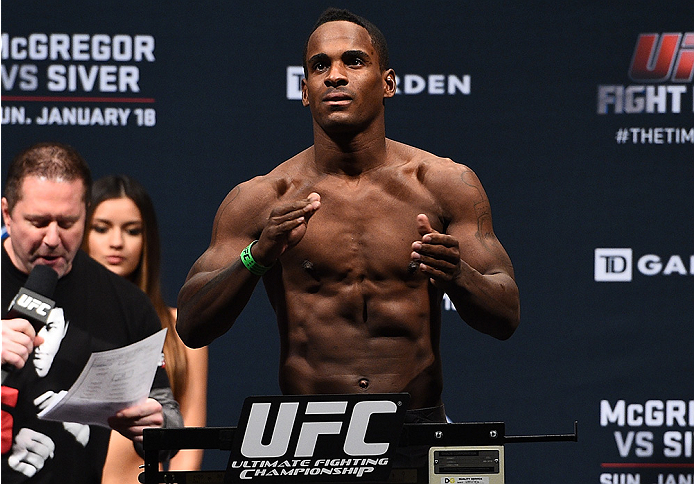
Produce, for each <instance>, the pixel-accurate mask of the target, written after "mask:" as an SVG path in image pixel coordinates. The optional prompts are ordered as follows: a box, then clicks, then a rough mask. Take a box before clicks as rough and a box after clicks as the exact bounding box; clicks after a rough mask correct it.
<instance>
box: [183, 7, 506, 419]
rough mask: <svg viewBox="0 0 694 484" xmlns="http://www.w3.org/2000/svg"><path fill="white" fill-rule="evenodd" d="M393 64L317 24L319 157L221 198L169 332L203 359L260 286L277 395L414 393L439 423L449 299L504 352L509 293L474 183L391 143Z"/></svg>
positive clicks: (332, 16) (307, 156)
mask: <svg viewBox="0 0 694 484" xmlns="http://www.w3.org/2000/svg"><path fill="white" fill-rule="evenodd" d="M387 56H388V54H387V49H386V46H385V41H384V39H383V36H382V34H381V33H380V32H379V31H378V29H376V28H375V27H374V26H373V25H372V24H371V23H369V22H368V21H366V20H364V19H362V18H360V17H356V16H354V15H353V14H351V13H349V12H346V11H339V10H338V11H336V10H330V11H327V12H325V13H324V14H323V16H322V17H321V18H320V19H319V20H318V23H317V27H316V28H315V30H314V31H313V32H312V33H311V35H310V37H309V39H308V42H307V44H306V49H305V54H304V67H305V74H306V79H305V80H304V81H303V82H302V100H303V105H304V106H308V107H309V108H310V110H311V114H312V118H313V129H314V144H313V146H311V147H310V148H308V149H306V150H305V151H303V152H301V153H299V154H297V155H296V156H294V157H293V158H291V159H289V160H287V161H285V162H284V163H282V164H281V165H279V166H278V167H276V168H275V169H274V170H272V171H271V172H270V173H269V174H267V175H265V176H259V177H256V178H253V179H252V180H250V181H247V182H244V183H241V184H240V185H238V186H237V187H235V188H233V189H232V190H231V192H230V193H229V194H228V196H227V197H226V199H225V200H224V202H223V203H222V204H221V206H220V208H219V210H218V212H217V215H216V218H215V221H214V229H213V233H212V241H211V244H210V247H209V248H208V249H207V251H206V252H205V253H204V254H203V255H202V256H201V257H200V258H199V259H198V261H197V262H196V263H195V264H194V265H193V267H192V269H191V271H190V274H189V275H188V278H187V281H186V283H185V285H184V286H183V288H182V289H181V292H180V294H179V299H178V308H179V312H178V326H177V329H178V332H179V334H180V336H181V338H182V339H183V341H184V342H185V343H186V344H187V345H189V346H192V347H200V346H204V345H207V344H209V343H210V342H212V341H213V340H214V339H215V338H217V337H219V336H221V335H222V334H224V333H225V332H226V331H227V330H229V328H231V326H232V325H233V324H234V321H235V320H236V318H237V317H238V316H239V314H240V313H241V311H242V310H243V308H244V306H245V305H246V303H247V302H248V300H249V298H250V296H251V293H252V292H253V290H254V288H255V286H256V284H257V283H258V281H259V280H260V278H261V275H260V274H262V279H263V283H264V285H265V289H266V292H267V294H268V297H269V299H270V302H271V303H272V306H273V308H274V310H275V313H276V315H277V320H278V326H279V331H280V341H281V355H280V373H279V382H280V388H281V390H282V391H283V392H284V393H285V394H321V393H363V392H375V393H388V392H409V393H410V395H411V400H410V408H411V409H422V410H423V411H424V412H426V411H427V410H425V409H427V408H432V407H433V408H434V413H435V414H436V415H435V417H434V419H435V420H441V419H444V418H445V415H444V414H443V411H442V402H441V392H442V382H443V377H442V368H441V357H440V351H439V337H440V332H441V301H442V298H443V294H444V292H445V293H446V294H448V296H449V297H450V299H451V301H452V302H453V303H454V304H455V307H456V309H457V311H458V313H459V315H460V317H461V318H462V319H463V320H464V321H465V322H466V323H467V324H469V325H470V326H472V327H473V328H475V329H477V330H479V331H482V332H484V333H487V334H489V335H491V336H493V337H495V338H498V339H506V338H508V337H510V336H511V334H512V333H513V332H514V330H515V329H516V327H517V326H518V323H519V296H518V288H517V286H516V283H515V282H514V276H513V268H512V265H511V261H510V260H509V257H508V255H507V254H506V252H505V250H504V248H503V247H502V245H501V243H500V242H499V241H498V240H497V238H496V236H495V235H494V231H493V229H492V219H491V214H490V206H489V201H488V200H487V196H486V194H485V192H484V189H483V188H482V185H481V184H480V181H479V180H478V179H477V177H476V176H475V174H474V173H473V172H472V170H470V169H469V168H468V167H466V166H463V165H460V164H457V163H455V162H453V161H451V160H450V159H446V158H440V157H437V156H435V155H432V154H431V153H427V152H425V151H423V150H420V149H417V148H414V147H411V146H408V145H405V144H402V143H399V142H396V141H393V140H390V139H387V138H386V136H385V123H384V109H385V108H384V102H385V99H386V98H390V97H392V96H393V95H394V94H395V89H396V85H395V72H394V71H393V70H392V69H390V68H388V64H387V63H388V58H387ZM254 241H257V242H254ZM244 248H246V249H244ZM242 251H243V252H244V254H243V256H242V255H241V253H242ZM437 409H441V411H437Z"/></svg>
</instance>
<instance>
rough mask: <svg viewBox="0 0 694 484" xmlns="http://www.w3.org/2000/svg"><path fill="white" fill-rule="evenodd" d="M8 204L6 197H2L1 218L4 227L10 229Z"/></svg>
mask: <svg viewBox="0 0 694 484" xmlns="http://www.w3.org/2000/svg"><path fill="white" fill-rule="evenodd" d="M9 207H10V205H9V203H8V202H7V198H5V197H2V220H3V221H4V222H5V228H6V229H8V231H9V230H11V229H10V228H9V227H10V225H12V218H11V217H10V208H9Z"/></svg>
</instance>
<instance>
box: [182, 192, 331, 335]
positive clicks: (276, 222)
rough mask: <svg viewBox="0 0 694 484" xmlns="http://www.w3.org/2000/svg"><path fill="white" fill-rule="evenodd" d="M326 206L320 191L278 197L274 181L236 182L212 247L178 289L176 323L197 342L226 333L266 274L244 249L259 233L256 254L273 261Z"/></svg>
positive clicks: (219, 215) (262, 260)
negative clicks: (250, 265) (251, 265)
mask: <svg viewBox="0 0 694 484" xmlns="http://www.w3.org/2000/svg"><path fill="white" fill-rule="evenodd" d="M319 208H320V196H319V195H318V194H317V193H310V194H308V196H307V197H306V198H303V199H298V200H290V201H286V202H277V198H276V192H275V190H273V188H272V185H271V182H268V181H262V180H260V179H256V180H252V181H250V182H246V183H243V184H241V185H239V186H238V187H236V188H234V189H233V190H232V191H231V192H230V193H229V195H227V198H226V199H225V200H224V202H223V203H222V205H221V206H220V207H219V210H218V211H217V215H216V217H215V221H214V227H213V231H212V241H211V243H210V247H209V248H208V249H207V250H206V251H205V253H204V254H203V255H202V256H201V257H200V258H199V259H198V260H197V261H196V262H195V264H194V265H193V267H192V269H191V270H190V273H189V274H188V278H187V280H186V282H185V284H184V285H183V287H182V288H181V291H180V292H179V295H178V321H177V323H176V329H177V331H178V334H179V335H180V337H181V339H182V340H183V342H184V343H185V344H186V345H187V346H189V347H191V348H199V347H202V346H206V345H208V344H210V343H211V342H212V341H213V340H214V339H216V338H218V337H219V336H221V335H223V334H224V333H226V332H227V331H228V330H229V329H230V328H231V326H232V325H233V324H234V322H235V321H236V318H237V317H238V316H239V314H241V311H242V310H243V308H244V307H245V306H246V304H247V303H248V300H249V299H250V297H251V295H252V294H253V290H254V289H255V286H256V284H257V283H258V281H259V280H260V277H259V276H257V275H254V274H252V273H251V272H250V270H249V269H247V268H246V266H244V264H243V262H242V261H241V257H240V255H241V251H243V249H244V248H245V247H247V246H248V245H249V244H250V243H251V242H253V241H254V240H256V239H257V241H258V242H257V243H256V244H254V245H253V247H252V251H251V255H252V257H253V259H255V261H256V262H257V263H258V264H260V265H262V266H267V267H269V266H272V265H273V264H274V263H275V262H276V261H277V260H278V259H279V257H280V256H281V255H282V254H283V253H284V252H285V251H286V250H288V249H290V248H292V247H293V246H294V245H296V244H297V243H298V242H299V241H300V240H301V239H302V238H303V236H304V234H305V233H306V228H307V225H308V220H309V219H310V218H311V216H312V215H313V213H315V212H316V210H318V209H319Z"/></svg>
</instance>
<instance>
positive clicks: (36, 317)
mask: <svg viewBox="0 0 694 484" xmlns="http://www.w3.org/2000/svg"><path fill="white" fill-rule="evenodd" d="M57 284H58V274H57V273H56V272H55V271H54V270H53V269H51V268H50V267H48V266H44V265H36V266H34V268H33V269H32V270H31V273H30V274H29V277H28V278H27V282H26V283H25V284H24V287H21V288H20V289H19V292H17V295H16V296H15V297H14V299H12V302H11V303H10V307H9V310H8V312H7V316H5V318H3V319H15V318H22V319H26V320H27V321H29V322H30V323H31V325H32V326H33V327H34V331H36V333H38V332H39V330H40V329H41V328H42V327H43V326H44V325H45V324H46V321H47V320H48V314H49V313H50V312H51V309H53V307H54V306H55V301H53V300H52V299H51V298H52V297H53V293H54V292H55V286H56V285H57ZM14 368H15V367H14V366H13V365H11V364H9V363H5V364H4V365H2V381H3V382H4V381H5V378H6V377H7V375H9V373H10V372H11V371H12V370H14Z"/></svg>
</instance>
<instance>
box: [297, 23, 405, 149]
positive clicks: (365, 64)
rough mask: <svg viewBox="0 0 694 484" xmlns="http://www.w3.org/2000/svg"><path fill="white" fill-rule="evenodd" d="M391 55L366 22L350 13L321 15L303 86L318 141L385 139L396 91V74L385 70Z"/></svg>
mask: <svg viewBox="0 0 694 484" xmlns="http://www.w3.org/2000/svg"><path fill="white" fill-rule="evenodd" d="M345 18H346V19H347V20H345ZM355 20H356V21H355ZM363 25H364V26H363ZM369 29H371V31H370V30H369ZM372 32H373V33H372ZM374 36H375V37H377V38H379V39H381V40H380V41H379V42H375V41H374ZM387 56H388V54H387V49H386V48H385V40H384V39H383V35H382V34H381V33H380V32H379V31H378V29H376V27H374V26H373V25H372V24H370V23H368V22H367V21H366V20H364V19H361V18H360V17H357V16H356V15H353V14H351V13H349V12H347V11H346V10H328V11H326V13H325V14H324V15H323V16H321V18H320V20H319V21H318V23H317V26H316V28H315V29H314V30H313V32H312V33H311V35H310V36H309V38H308V42H307V43H306V47H305V55H304V57H305V60H304V63H305V69H306V77H305V78H304V79H302V82H301V94H302V104H303V105H304V106H308V107H310V109H311V114H312V116H313V122H314V137H315V136H319V137H320V136H321V134H320V133H325V134H328V136H331V137H332V136H333V135H337V136H348V137H350V138H351V137H353V136H355V135H357V134H362V133H372V134H373V133H375V134H376V135H377V136H380V135H382V133H383V131H384V126H383V123H384V104H385V99H386V98H389V97H392V96H393V95H395V90H396V82H395V71H393V69H390V68H385V67H384V66H385V65H387V61H388V59H387ZM379 133H380V134H379ZM367 136H370V134H367Z"/></svg>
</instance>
